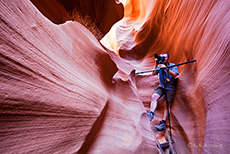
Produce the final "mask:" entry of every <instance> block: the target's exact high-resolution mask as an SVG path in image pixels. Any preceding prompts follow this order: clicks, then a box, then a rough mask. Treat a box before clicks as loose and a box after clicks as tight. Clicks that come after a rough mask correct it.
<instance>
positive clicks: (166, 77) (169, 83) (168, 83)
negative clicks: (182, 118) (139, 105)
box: [147, 53, 179, 131]
mask: <svg viewBox="0 0 230 154" xmlns="http://www.w3.org/2000/svg"><path fill="white" fill-rule="evenodd" d="M160 56H161V57H164V61H163V62H162V63H160V64H159V63H156V66H155V68H164V69H160V70H159V71H154V72H153V73H152V75H157V74H158V73H159V79H160V86H158V87H157V88H156V89H155V91H154V94H153V95H152V101H151V106H150V111H149V112H147V116H148V118H149V120H150V121H151V120H152V119H153V116H154V111H155V110H156V108H157V101H158V99H159V98H161V97H162V96H163V95H166V97H165V98H167V102H168V104H169V112H170V104H171V103H172V101H173V98H174V95H175V89H176V85H175V78H176V77H177V76H178V75H179V71H178V68H177V67H176V66H175V67H170V68H166V67H167V66H172V65H174V64H173V63H169V62H168V59H169V54H168V53H163V54H161V55H160ZM163 73H164V74H163ZM167 117H168V112H167V110H165V111H164V117H163V120H162V121H160V124H159V125H158V126H155V128H156V129H157V130H158V131H161V130H164V129H165V122H166V120H167Z"/></svg>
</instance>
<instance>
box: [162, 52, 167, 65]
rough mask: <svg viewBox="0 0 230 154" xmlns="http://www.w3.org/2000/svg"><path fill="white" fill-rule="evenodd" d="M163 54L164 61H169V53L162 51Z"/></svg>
mask: <svg viewBox="0 0 230 154" xmlns="http://www.w3.org/2000/svg"><path fill="white" fill-rule="evenodd" d="M161 56H163V57H165V61H164V63H167V62H168V60H169V54H168V53H162V54H161Z"/></svg>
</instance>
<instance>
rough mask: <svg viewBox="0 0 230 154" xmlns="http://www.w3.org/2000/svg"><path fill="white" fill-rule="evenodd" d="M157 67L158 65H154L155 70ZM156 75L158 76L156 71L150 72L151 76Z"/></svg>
mask: <svg viewBox="0 0 230 154" xmlns="http://www.w3.org/2000/svg"><path fill="white" fill-rule="evenodd" d="M157 65H158V64H156V66H155V69H156V68H157ZM157 74H158V72H157V71H153V72H152V75H157Z"/></svg>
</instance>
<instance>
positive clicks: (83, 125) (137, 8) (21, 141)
mask: <svg viewBox="0 0 230 154" xmlns="http://www.w3.org/2000/svg"><path fill="white" fill-rule="evenodd" d="M36 2H38V1H36ZM43 2H44V1H40V3H39V2H38V3H36V4H35V1H34V0H33V3H34V4H35V5H36V6H37V7H38V8H39V6H40V10H41V8H43V11H42V12H43V14H42V13H41V12H40V11H39V10H38V9H37V8H36V7H35V6H34V5H33V3H32V2H30V1H28V0H27V1H22V0H19V1H17V2H13V1H1V2H0V8H1V10H0V20H1V22H0V24H1V26H0V29H1V30H0V42H1V43H0V45H1V48H0V63H1V65H0V84H1V88H0V100H1V102H0V114H1V117H0V119H1V120H0V125H1V126H0V140H1V141H0V143H1V144H0V153H82V154H83V153H138V154H139V153H158V149H157V147H156V141H155V139H154V136H153V131H152V128H153V127H154V125H155V124H157V123H158V120H160V119H161V118H162V110H163V103H161V105H159V107H158V109H157V111H156V114H155V115H156V116H155V118H154V121H153V122H151V123H150V122H149V120H148V118H147V116H146V113H145V112H146V110H148V108H149V103H150V101H151V94H152V92H153V90H154V88H155V87H156V86H157V85H158V84H159V83H158V77H157V76H151V75H149V74H142V75H135V71H143V70H148V69H152V67H153V65H154V60H153V55H154V53H161V52H165V51H167V52H168V53H169V54H170V61H173V62H175V63H180V62H184V61H187V60H192V59H197V62H196V63H194V64H188V65H184V66H180V67H179V71H180V76H179V80H178V83H177V93H176V96H175V99H174V102H173V106H172V114H171V119H172V120H171V121H172V130H173V132H172V133H173V137H174V139H175V145H176V150H177V152H178V153H194V154H196V153H229V152H230V149H229V146H228V142H229V137H230V136H229V134H228V126H229V120H228V115H229V113H228V111H229V109H230V107H229V106H228V101H229V100H230V95H229V90H228V87H229V84H230V82H229V81H228V77H229V60H230V56H229V38H230V32H229V31H230V30H229V15H230V11H229V6H230V3H229V1H227V0H223V1H215V0H209V1H205V2H199V3H198V2H197V1H195V0H194V1H191V0H184V1H182V0H179V1H178V0H177V1H176V0H164V1H162V0H127V1H123V0H120V1H119V0H116V1H106V2H105V1H102V0H101V1H97V2H98V3H97V4H96V3H94V2H92V1H84V3H81V4H76V5H77V6H78V7H83V6H85V8H88V10H90V11H92V9H93V10H94V11H93V13H92V14H91V15H92V16H93V15H95V16H94V18H96V19H97V21H98V22H99V23H100V27H102V28H105V29H104V33H106V32H107V31H108V30H109V29H110V26H111V25H112V23H114V22H116V20H118V17H119V18H121V15H122V14H123V13H124V17H123V18H122V19H121V20H120V21H118V22H116V23H115V24H114V25H113V26H112V28H111V29H110V31H109V32H108V33H107V34H106V35H105V37H104V38H103V39H102V40H101V41H100V42H98V40H97V39H96V38H95V36H94V35H93V34H92V33H91V32H90V31H89V30H87V29H86V28H85V27H84V26H82V25H81V24H79V23H78V22H76V21H68V22H65V23H63V24H60V25H57V24H54V23H53V22H54V21H56V22H59V23H62V22H64V20H63V18H62V17H60V15H58V14H53V13H52V10H54V11H56V6H58V8H59V9H57V10H59V11H58V12H59V13H60V12H62V11H63V12H65V11H66V10H68V9H67V8H68V7H67V6H66V5H65V4H67V3H64V1H61V0H57V1H55V3H57V5H49V6H48V8H52V10H48V9H46V7H47V6H44V3H43ZM53 2H54V1H53ZM69 2H72V1H69ZM115 2H116V3H115ZM73 3H74V2H73ZM92 3H93V5H89V4H92ZM119 3H120V4H119ZM121 3H122V4H123V6H124V7H122V8H124V12H123V9H120V8H119V9H115V10H117V12H115V13H114V14H111V12H112V11H113V10H114V9H109V10H106V11H105V12H109V13H110V14H111V16H110V14H106V16H101V15H102V14H103V13H104V11H103V10H101V9H99V8H101V5H102V4H106V6H108V8H116V7H117V4H119V7H120V5H121ZM49 4H50V3H49ZM114 5H115V6H114ZM52 6H53V7H52ZM69 9H70V10H71V9H72V8H69ZM44 11H45V13H44ZM90 11H89V12H90ZM101 11H102V12H101ZM110 11H111V12H110ZM50 12H51V13H50ZM44 15H46V17H47V18H45V17H44ZM98 17H102V18H98ZM110 17H111V18H110ZM112 17H113V18H112ZM49 19H50V20H49ZM99 19H100V20H99ZM51 21H53V22H51ZM107 21H109V22H108V23H107Z"/></svg>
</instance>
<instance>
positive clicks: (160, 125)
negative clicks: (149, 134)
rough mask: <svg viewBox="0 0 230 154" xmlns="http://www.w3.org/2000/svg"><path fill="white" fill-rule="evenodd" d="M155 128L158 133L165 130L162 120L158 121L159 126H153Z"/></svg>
mask: <svg viewBox="0 0 230 154" xmlns="http://www.w3.org/2000/svg"><path fill="white" fill-rule="evenodd" d="M155 128H156V129H157V130H158V131H162V130H165V129H166V127H165V122H164V121H163V120H162V121H160V124H159V125H157V126H155Z"/></svg>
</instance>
